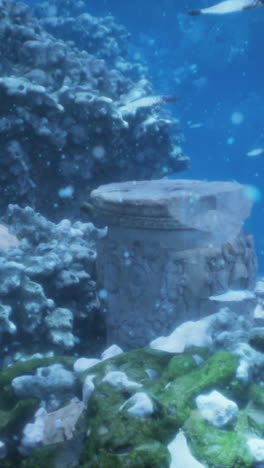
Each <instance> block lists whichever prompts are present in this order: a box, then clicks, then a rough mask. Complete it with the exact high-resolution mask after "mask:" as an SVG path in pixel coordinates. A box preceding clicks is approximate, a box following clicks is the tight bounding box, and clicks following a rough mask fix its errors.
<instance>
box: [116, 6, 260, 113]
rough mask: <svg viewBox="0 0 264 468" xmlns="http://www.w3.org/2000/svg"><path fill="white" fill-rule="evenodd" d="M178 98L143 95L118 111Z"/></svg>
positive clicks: (153, 105)
mask: <svg viewBox="0 0 264 468" xmlns="http://www.w3.org/2000/svg"><path fill="white" fill-rule="evenodd" d="M263 1H264V0H263ZM178 100H179V98H176V97H174V96H165V95H158V96H145V97H142V98H139V99H135V100H133V101H130V102H129V103H127V104H126V105H125V106H122V107H119V111H120V112H121V114H130V113H136V112H137V110H138V109H142V108H148V107H149V108H152V107H159V106H164V105H165V104H169V103H172V102H176V101H178Z"/></svg>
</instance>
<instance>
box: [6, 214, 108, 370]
mask: <svg viewBox="0 0 264 468" xmlns="http://www.w3.org/2000/svg"><path fill="white" fill-rule="evenodd" d="M6 219H7V220H8V223H9V225H10V226H11V227H12V229H13V232H15V233H16V235H17V237H18V238H19V239H20V244H19V246H17V247H16V248H13V249H10V250H8V251H5V250H2V251H0V278H1V281H0V284H1V286H0V299H1V307H0V323H1V325H2V326H1V342H2V344H1V345H2V349H3V350H4V353H3V354H2V360H3V359H9V360H10V359H11V361H12V359H13V357H14V354H15V353H16V352H18V354H17V358H19V356H21V353H22V354H23V353H24V354H25V353H26V354H31V353H36V352H51V351H53V352H55V351H56V352H60V353H61V352H69V351H73V350H74V349H75V350H76V351H77V349H79V350H80V349H81V348H82V347H83V349H86V351H85V352H88V350H89V349H91V347H92V348H93V347H94V346H97V345H98V344H100V343H101V341H100V340H102V336H103V334H104V331H103V330H104V325H103V323H100V317H101V315H100V311H99V301H98V298H97V293H96V283H95V277H94V269H95V259H96V250H95V247H96V240H97V239H98V238H100V237H101V236H103V235H105V231H104V230H103V229H102V230H99V229H96V228H95V227H94V226H93V225H92V224H91V223H81V222H75V223H71V222H70V221H69V220H62V221H61V222H60V223H58V224H54V223H52V222H51V221H48V220H47V219H45V218H44V217H43V216H41V215H40V214H38V213H35V212H34V210H33V209H32V208H29V207H27V208H25V209H23V208H20V207H18V206H17V205H10V206H9V208H8V211H7V218H6ZM95 322H96V323H95ZM100 327H101V333H99V330H100ZM96 330H97V331H96ZM98 333H99V338H98ZM98 340H99V341H98Z"/></svg>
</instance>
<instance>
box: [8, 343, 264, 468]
mask: <svg viewBox="0 0 264 468" xmlns="http://www.w3.org/2000/svg"><path fill="white" fill-rule="evenodd" d="M194 355H198V356H200V357H201V358H202V359H201V360H200V361H199V359H198V360H197V359H196V358H195V357H194ZM52 359H55V362H62V363H63V364H64V365H65V366H66V367H68V368H70V369H71V368H72V363H73V361H74V359H72V360H68V358H66V360H67V361H66V362H63V361H62V360H61V359H57V358H52ZM64 359H65V358H63V360H64ZM53 362H54V360H53V361H52V360H50V359H49V360H48V361H47V360H45V362H44V361H43V360H33V362H32V361H29V362H27V363H20V364H21V365H16V366H17V367H16V368H15V369H13V370H12V371H11V369H7V370H6V371H5V372H6V374H5V375H4V376H2V382H4V384H5V388H7V389H8V387H10V385H11V381H12V379H13V378H14V377H16V376H17V375H23V374H33V373H34V372H35V370H36V368H37V367H41V366H47V365H50V364H52V363H53ZM237 363H238V360H237V358H236V357H234V356H233V355H232V354H230V353H228V352H225V351H219V352H217V353H215V354H214V355H212V356H210V357H207V351H206V350H203V352H201V353H200V352H199V349H195V350H191V352H188V353H184V354H178V355H172V354H169V353H165V352H161V351H156V350H151V349H140V350H134V351H130V352H128V353H123V354H120V355H118V356H115V357H113V358H111V359H107V360H105V361H103V362H100V363H99V364H97V365H96V366H94V367H93V368H91V369H88V370H87V371H86V372H84V373H83V374H82V375H81V376H79V385H80V390H81V388H82V384H83V382H84V380H85V378H86V376H87V375H95V377H94V379H93V382H94V384H95V389H94V392H93V393H92V395H91V397H90V400H89V404H88V408H87V411H86V413H85V414H84V416H83V418H82V422H81V424H80V427H79V426H78V428H76V433H77V434H76V436H77V439H78V437H79V435H81V434H82V436H81V437H80V441H81V442H80V452H81V456H80V460H79V465H78V466H79V468H113V467H115V468H169V466H170V454H169V452H168V449H167V445H168V443H169V442H170V441H171V440H172V439H173V438H174V437H175V435H176V434H177V432H178V430H179V429H180V428H183V429H184V431H185V433H186V436H187V439H188V441H189V444H190V446H191V449H192V452H193V454H194V456H195V457H196V458H197V459H198V460H199V461H200V462H202V463H204V465H205V466H206V467H210V468H249V467H250V468H251V467H252V465H251V463H252V459H251V455H250V454H249V452H248V449H247V445H246V438H247V436H249V435H250V436H252V435H253V436H258V437H263V434H264V432H263V426H262V424H259V423H258V421H256V420H255V419H254V417H252V415H251V413H250V411H251V410H249V409H248V408H246V409H244V410H243V411H239V415H238V418H237V421H236V422H235V423H234V424H233V425H232V426H231V427H228V428H225V429H218V428H215V427H214V426H212V425H211V424H210V423H208V422H207V421H205V420H204V419H202V418H201V417H200V416H199V414H198V412H197V411H195V408H196V405H195V397H196V396H197V395H199V394H201V393H205V392H209V391H211V390H218V391H220V392H221V393H223V394H225V395H226V396H228V397H229V398H231V399H233V400H235V401H238V403H239V404H240V401H242V400H243V405H244V403H245V401H244V400H246V399H247V397H248V394H250V395H251V397H252V401H253V400H254V402H256V404H258V405H259V406H262V405H263V413H264V394H263V393H262V389H260V387H257V386H251V387H250V391H249V392H247V388H245V387H244V386H243V385H242V384H241V383H240V382H239V381H238V380H237V379H236V377H235V374H236V368H237ZM24 364H27V366H24ZM110 371H123V372H124V373H125V374H126V375H127V377H128V378H129V380H131V381H134V382H136V383H139V384H141V387H137V386H135V385H131V386H129V387H113V386H111V385H109V384H108V383H106V382H103V378H104V377H105V375H106V374H107V373H108V372H110ZM139 391H140V392H144V393H146V394H147V395H148V396H149V398H150V399H151V400H152V403H153V413H152V414H151V415H149V416H145V417H143V416H141V417H139V416H135V415H133V414H132V413H131V412H129V411H128V408H129V406H128V405H125V406H124V404H125V403H126V402H127V400H128V399H129V398H130V397H132V396H133V395H134V394H135V393H136V392H139ZM241 393H243V398H242V399H241V396H240V394H241ZM3 401H4V400H3V399H2V402H3ZM10 401H11V403H12V398H11V399H10ZM36 401H37V400H36ZM11 403H10V409H8V408H2V410H1V406H0V410H1V411H0V435H1V430H2V431H3V434H4V433H5V434H8V433H10V430H12V428H14V427H15V422H16V421H17V422H18V424H19V425H20V427H22V426H23V425H24V424H25V422H28V417H29V414H30V409H32V411H33V408H34V405H33V402H32V405H33V406H30V403H29V400H18V401H17V400H15V403H14V402H13V404H11ZM252 404H253V403H252ZM254 404H255V403H254ZM244 406H245V405H244ZM16 411H17V414H16ZM32 414H33V412H32ZM1 428H2V429H1ZM86 434H89V435H88V436H86ZM77 439H76V440H77ZM57 449H58V447H56V446H49V447H42V448H40V449H37V450H34V451H33V453H32V455H31V456H30V457H29V458H28V459H26V460H24V459H23V457H21V463H20V465H19V464H14V465H12V464H10V465H3V466H4V468H14V467H17V466H21V467H22V468H33V467H34V468H35V467H38V468H41V467H42V466H43V467H44V466H45V467H46V466H47V465H49V468H57V464H58V463H57V462H58V457H59V458H60V460H61V459H65V457H66V459H67V453H66V452H67V450H69V448H68V449H67V448H66V444H65V443H64V444H62V446H60V447H59V451H58V450H57ZM80 452H79V453H80ZM65 453H66V455H65ZM61 457H62V458H61ZM63 457H64V458H63ZM78 457H79V454H78ZM15 459H16V458H12V457H11V458H9V459H6V460H5V462H6V463H7V462H9V463H12V460H15ZM74 466H76V465H74Z"/></svg>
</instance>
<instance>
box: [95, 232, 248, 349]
mask: <svg viewBox="0 0 264 468" xmlns="http://www.w3.org/2000/svg"><path fill="white" fill-rule="evenodd" d="M101 242H102V245H101V248H99V254H98V258H99V259H101V260H100V261H99V262H98V276H99V278H100V280H101V282H102V284H103V285H104V289H106V291H107V297H106V299H105V306H106V322H107V329H108V339H109V342H110V341H111V342H113V341H115V339H118V342H119V343H120V337H121V341H122V344H123V345H124V346H126V347H131V346H133V345H134V341H135V340H136V341H137V345H139V346H145V345H146V343H147V342H148V341H149V340H151V339H152V338H153V336H156V335H157V334H166V333H169V332H171V331H172V330H173V328H174V327H175V325H176V324H179V323H182V322H183V321H186V320H191V319H193V318H194V317H196V318H200V317H202V316H204V315H207V314H208V313H209V309H208V307H209V305H210V306H211V303H210V304H209V301H208V298H209V297H210V296H213V295H216V294H221V293H223V292H225V291H226V290H228V289H247V288H251V286H252V284H253V283H254V278H255V274H256V257H255V253H254V245H253V242H252V238H251V236H248V235H246V234H241V235H240V236H239V237H238V238H237V239H235V240H233V241H229V242H227V243H225V244H223V245H222V246H218V247H208V248H207V249H206V248H197V249H189V250H183V251H178V250H175V251H173V250H171V249H169V248H167V247H166V243H165V242H164V243H158V242H147V241H145V242H144V241H142V240H134V241H132V242H128V241H125V240H123V241H119V242H114V241H111V242H108V240H102V241H101ZM109 309H110V310H111V314H109V312H108V311H109ZM135 324H136V328H137V330H138V331H139V330H141V335H142V337H141V338H140V337H139V333H138V331H137V335H136V337H135V332H134V331H133V330H134V329H135Z"/></svg>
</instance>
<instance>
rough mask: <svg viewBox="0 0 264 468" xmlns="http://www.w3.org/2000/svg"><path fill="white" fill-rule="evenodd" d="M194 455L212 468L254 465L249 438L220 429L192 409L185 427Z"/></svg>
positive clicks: (249, 467) (250, 466) (240, 433)
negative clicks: (248, 444) (248, 445)
mask: <svg viewBox="0 0 264 468" xmlns="http://www.w3.org/2000/svg"><path fill="white" fill-rule="evenodd" d="M183 429H184V432H185V435H186V437H187V440H188V443H189V445H190V448H191V451H192V453H193V455H194V456H195V457H196V458H197V459H198V460H199V461H200V462H201V463H204V465H205V466H206V467H210V468H252V466H253V460H252V456H251V454H250V452H249V450H248V448H247V438H246V435H245V434H243V433H242V432H240V431H239V432H237V431H235V430H231V429H230V430H227V429H218V428H216V427H214V426H213V425H212V424H210V423H209V422H207V421H206V420H205V419H203V418H202V417H201V416H200V415H199V413H198V412H197V411H192V412H191V415H190V417H189V418H188V419H187V420H186V422H185V424H184V426H183Z"/></svg>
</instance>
